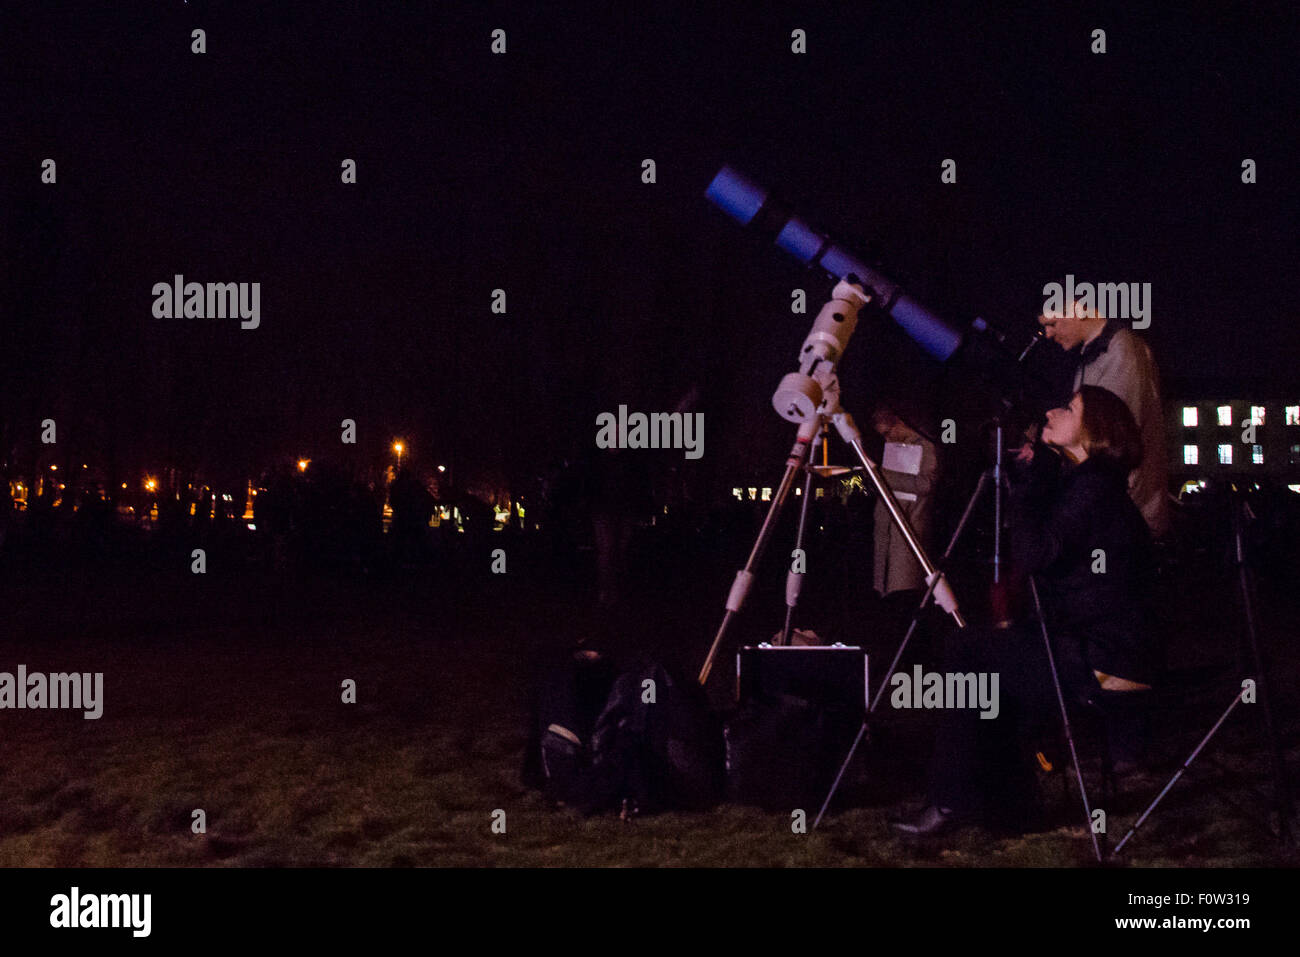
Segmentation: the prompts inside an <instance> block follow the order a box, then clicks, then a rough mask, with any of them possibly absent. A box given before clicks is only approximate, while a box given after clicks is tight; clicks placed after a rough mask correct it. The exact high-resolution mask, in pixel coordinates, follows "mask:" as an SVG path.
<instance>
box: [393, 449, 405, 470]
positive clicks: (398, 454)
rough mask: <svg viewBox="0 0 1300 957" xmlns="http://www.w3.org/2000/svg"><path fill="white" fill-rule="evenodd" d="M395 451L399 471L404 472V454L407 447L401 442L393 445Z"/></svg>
mask: <svg viewBox="0 0 1300 957" xmlns="http://www.w3.org/2000/svg"><path fill="white" fill-rule="evenodd" d="M393 451H394V452H396V453H397V471H399V472H400V471H401V470H402V453H403V452H405V451H406V446H405V445H403V444H402V443H401V442H394V443H393Z"/></svg>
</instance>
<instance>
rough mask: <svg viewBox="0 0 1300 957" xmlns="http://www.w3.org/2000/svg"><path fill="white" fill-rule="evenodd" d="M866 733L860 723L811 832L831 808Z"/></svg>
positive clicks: (865, 727) (865, 728) (865, 725)
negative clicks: (845, 773) (856, 734)
mask: <svg viewBox="0 0 1300 957" xmlns="http://www.w3.org/2000/svg"><path fill="white" fill-rule="evenodd" d="M866 733H867V722H866V721H863V722H862V727H860V728H858V736H857V737H856V738H854V739H853V747H851V748H849V753H848V754H847V755H845V756H844V763H843V764H841V765H840V770H839V773H838V774H836V775H835V781H834V782H833V783H832V784H831V789H830V790H829V791H828V792H827V793H826V800H825V801H822V808H821V810H820V811H818V812H817V817H816V818H815V819H814V820H813V830H814V831H815V830H817V825H818V824H820V823H821V822H822V815H824V814H825V813H826V809H827V808H828V807H830V806H831V799H832V798H834V797H835V792H836V791H838V790H839V789H840V781H841V780H843V778H844V772H845V771H847V770H848V769H849V765H850V764H852V763H853V756H854V755H855V754H857V753H858V745H859V744H861V743H862V738H863V736H865V735H866Z"/></svg>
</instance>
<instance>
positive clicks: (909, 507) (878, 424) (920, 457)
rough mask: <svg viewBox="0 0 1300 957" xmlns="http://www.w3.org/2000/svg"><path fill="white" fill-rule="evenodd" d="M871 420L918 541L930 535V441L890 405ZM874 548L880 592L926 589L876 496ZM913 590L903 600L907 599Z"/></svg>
mask: <svg viewBox="0 0 1300 957" xmlns="http://www.w3.org/2000/svg"><path fill="white" fill-rule="evenodd" d="M871 424H872V426H874V427H875V430H876V431H877V432H878V433H880V435H881V437H882V438H884V440H885V453H884V456H883V457H882V458H881V471H882V473H883V474H884V477H885V482H886V483H887V484H888V485H889V489H890V491H892V492H893V493H894V498H895V499H896V500H897V501H898V505H899V508H900V509H901V510H902V512H903V515H904V516H906V518H907V522H908V524H909V525H911V526H912V531H914V532H915V533H916V537H917V540H918V541H920V542H921V543H922V544H923V545H924V544H925V543H926V541H927V539H928V538H929V535H930V515H931V498H932V494H931V493H932V492H933V491H934V483H935V477H936V475H937V474H938V470H939V461H938V457H937V456H936V454H935V448H934V443H933V442H931V441H930V440H929V439H927V438H925V437H924V436H922V435H921V434H920V433H919V432H917V431H916V430H915V429H913V428H912V427H911V426H909V425H908V424H907V423H906V422H904V421H903V420H902V419H900V418H899V417H898V414H897V413H896V412H894V411H893V410H892V409H889V408H886V407H881V408H878V409H877V410H876V412H875V414H874V415H872V417H871ZM875 536H876V553H875V559H876V560H875V563H874V566H873V569H872V570H873V575H874V585H875V587H876V591H877V592H879V593H880V596H881V597H882V598H884V597H886V596H888V595H890V594H892V593H893V592H897V591H909V592H920V591H923V590H924V589H925V572H924V571H923V570H922V569H921V564H920V562H918V561H917V560H916V556H915V555H913V554H912V550H911V549H910V548H909V547H908V545H907V540H906V539H905V538H903V533H902V532H900V531H899V530H898V528H897V527H895V525H894V523H893V521H891V520H890V517H889V510H888V509H887V508H886V507H885V503H884V502H883V501H877V502H876V513H875ZM911 598H912V596H908V598H907V599H906V600H905V601H904V604H907V603H909V602H911Z"/></svg>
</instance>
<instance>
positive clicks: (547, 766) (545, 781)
mask: <svg viewBox="0 0 1300 957" xmlns="http://www.w3.org/2000/svg"><path fill="white" fill-rule="evenodd" d="M616 674H617V671H616V669H615V667H614V664H613V662H611V661H610V660H609V659H608V658H606V657H605V656H604V655H602V654H600V653H599V652H597V651H592V650H581V651H576V652H574V653H573V654H572V655H571V656H569V657H568V658H567V660H565V661H564V662H563V663H562V664H561V665H559V666H558V667H555V668H553V669H551V671H550V672H549V673H547V674H546V675H545V677H544V678H543V679H542V681H541V683H540V685H539V686H538V688H537V690H536V692H535V695H534V699H533V703H532V707H531V708H530V709H529V712H530V720H529V736H528V747H527V749H526V751H525V752H524V769H523V780H524V784H525V785H526V786H528V787H532V788H537V789H539V790H543V791H545V792H546V794H547V796H548V797H550V798H551V799H552V800H554V801H558V802H560V803H562V804H568V805H573V806H578V807H580V806H583V805H584V804H586V803H587V792H588V790H589V788H590V785H591V782H590V770H591V735H592V731H593V730H594V729H595V726H596V718H597V717H598V716H599V715H600V712H601V710H602V709H603V708H604V707H605V701H606V699H607V698H608V697H609V690H610V688H611V687H612V686H613V684H614V678H615V676H616Z"/></svg>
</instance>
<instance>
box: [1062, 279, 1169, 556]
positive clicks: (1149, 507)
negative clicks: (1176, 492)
mask: <svg viewBox="0 0 1300 957" xmlns="http://www.w3.org/2000/svg"><path fill="white" fill-rule="evenodd" d="M1038 322H1039V323H1040V324H1041V325H1042V327H1043V334H1044V335H1045V336H1046V337H1047V338H1048V339H1051V340H1052V341H1053V342H1055V343H1056V344H1057V345H1058V346H1060V347H1061V348H1062V349H1063V350H1065V351H1066V352H1070V351H1071V350H1074V349H1078V365H1077V367H1076V368H1075V372H1074V381H1073V384H1072V385H1071V387H1070V391H1071V393H1073V392H1077V391H1078V390H1079V387H1080V386H1084V385H1095V386H1099V387H1101V388H1103V389H1107V390H1109V391H1111V392H1113V393H1115V394H1116V395H1117V396H1119V397H1120V398H1121V399H1123V400H1124V404H1125V405H1127V406H1128V408H1129V411H1130V412H1132V413H1133V418H1134V419H1136V420H1137V424H1138V429H1139V431H1140V432H1141V434H1142V463H1141V464H1140V465H1139V466H1138V467H1137V468H1136V469H1135V470H1134V471H1133V472H1132V473H1131V474H1130V475H1129V483H1128V488H1129V497H1130V498H1132V499H1133V502H1134V504H1136V505H1137V507H1138V508H1139V509H1140V510H1141V511H1142V517H1143V518H1144V519H1146V523H1147V527H1148V528H1150V529H1151V534H1152V536H1154V537H1155V538H1157V539H1159V538H1161V537H1163V536H1164V534H1165V532H1167V531H1168V530H1169V461H1168V453H1167V450H1166V448H1165V416H1164V409H1163V407H1162V406H1161V403H1160V373H1159V370H1158V369H1157V368H1156V363H1155V360H1154V359H1153V358H1152V356H1151V349H1150V347H1149V346H1147V344H1146V343H1145V342H1143V341H1142V340H1141V339H1140V338H1139V337H1138V336H1137V335H1136V334H1135V333H1134V332H1133V330H1131V329H1129V328H1127V327H1126V326H1124V325H1123V324H1121V323H1120V322H1118V321H1117V320H1114V319H1109V320H1108V319H1105V318H1103V317H1102V315H1101V313H1100V312H1098V310H1096V309H1093V308H1084V307H1083V306H1082V305H1081V304H1079V303H1077V302H1072V303H1067V304H1066V305H1065V307H1064V308H1063V309H1062V310H1061V312H1060V313H1055V312H1046V313H1045V314H1044V315H1041V316H1039V317H1038Z"/></svg>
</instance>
